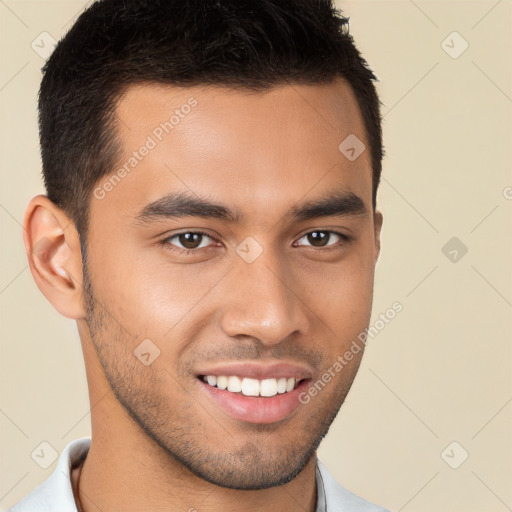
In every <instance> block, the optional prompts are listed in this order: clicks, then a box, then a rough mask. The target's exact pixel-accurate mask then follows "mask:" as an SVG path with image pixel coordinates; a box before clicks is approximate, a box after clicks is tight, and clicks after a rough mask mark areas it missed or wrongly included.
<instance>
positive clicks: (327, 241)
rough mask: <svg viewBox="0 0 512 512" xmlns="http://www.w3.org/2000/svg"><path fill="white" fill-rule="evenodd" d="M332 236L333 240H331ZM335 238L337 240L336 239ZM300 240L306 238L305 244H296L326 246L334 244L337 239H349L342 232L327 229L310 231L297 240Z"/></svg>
mask: <svg viewBox="0 0 512 512" xmlns="http://www.w3.org/2000/svg"><path fill="white" fill-rule="evenodd" d="M333 237H334V242H331V240H332V239H333ZM336 238H337V239H338V240H336ZM301 240H306V241H307V242H308V243H307V244H300V243H298V245H306V246H308V245H309V246H311V247H328V246H331V245H334V244H335V243H336V242H337V241H339V240H343V241H349V237H348V236H347V235H343V234H342V233H338V232H336V231H329V230H318V231H310V232H309V233H307V234H305V235H304V236H303V237H302V238H300V239H299V240H298V242H300V241H301Z"/></svg>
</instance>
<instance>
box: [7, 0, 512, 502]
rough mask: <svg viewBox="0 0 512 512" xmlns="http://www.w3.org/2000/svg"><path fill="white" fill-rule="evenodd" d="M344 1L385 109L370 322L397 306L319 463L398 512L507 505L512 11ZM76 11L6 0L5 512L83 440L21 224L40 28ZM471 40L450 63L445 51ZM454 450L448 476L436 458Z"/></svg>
mask: <svg viewBox="0 0 512 512" xmlns="http://www.w3.org/2000/svg"><path fill="white" fill-rule="evenodd" d="M338 5H339V6H340V7H342V8H343V9H344V12H345V14H347V15H349V16H351V31H352V33H353V34H354V36H355V38H356V41H357V42H358V45H359V47H360V49H361V50H362V52H363V54H364V55H365V56H366V58H367V59H368V61H369V62H370V64H371V65H372V67H373V68H374V70H375V72H376V74H377V75H378V77H379V79H380V82H381V83H380V84H379V90H380V94H381V98H382V101H383V103H384V105H385V106H384V108H383V113H384V116H385V117H384V132H385V145H386V150H387V157H386V159H385V162H384V174H383V181H382V185H381V189H380V192H379V199H378V204H379V208H380V209H381V210H382V211H383V213H384V228H383V240H382V241H383V252H382V256H381V259H380V261H379V263H378V265H377V271H376V287H375V299H374V315H373V319H372V323H373V322H374V321H375V320H376V319H377V318H378V316H379V314H380V313H384V312H385V311H386V309H387V308H389V307H390V306H391V304H392V303H393V302H395V301H400V302H401V303H402V305H403V308H404V309H403V311H402V312H401V313H400V314H398V315H397V316H396V318H395V319H394V320H392V321H391V322H390V323H389V324H388V325H387V326H386V327H385V328H384V329H382V330H381V331H380V332H379V334H378V335H377V336H376V337H375V338H374V339H372V340H371V341H370V343H369V344H368V349H367V353H366V355H365V359H364V361H363V364H362V366H361V369H360V373H359V375H358V377H357V379H356V381H355V383H354V387H353V388H352V391H351V393H350V395H349V397H348V399H347V402H346V403H345V405H344V406H343V407H342V410H341V413H340V414H339V416H338V418H337V419H336V421H335V423H334V425H333V427H332V428H331V430H330V433H329V435H328V436H327V438H326V439H325V440H324V442H323V444H322V446H321V449H320V451H319V456H320V458H321V460H323V462H324V464H326V466H327V467H328V468H329V469H330V470H331V471H332V472H333V474H334V475H335V476H336V478H337V479H338V480H339V481H340V482H341V483H342V484H343V485H345V486H346V487H347V488H349V489H351V490H352V491H354V492H355V493H358V494H360V495H362V496H364V497H365V498H367V499H369V500H371V501H374V502H377V503H379V504H381V505H383V506H386V507H388V508H389V509H391V510H393V511H402V510H403V511H406V512H431V511H434V510H435V511H443V512H456V511H464V512H473V511H475V512H476V511H479V512H502V511H506V510H512V435H511V432H512V429H511V427H512V371H511V370H512V353H511V352H512V350H511V344H510V332H511V327H512V315H511V313H512V275H511V262H512V244H511V233H512V215H511V213H512V188H510V187H512V172H511V153H512V141H511V132H512V130H511V128H512V99H511V98H512V75H511V69H512V59H511V49H512V45H511V39H512V35H511V27H512V5H511V2H510V1H507V0H501V1H496V0H492V1H456V2H444V1H437V2H432V1H420V0H418V1H416V2H413V1H412V0H411V1H409V0H398V1H384V0H382V1H361V0H358V1H347V2H339V3H338ZM83 8H84V4H83V3H81V2H74V1H65V2H63V1H48V0H44V1H31V2H25V1H14V0H0V17H1V22H0V23H1V25H0V27H1V32H0V48H1V52H2V66H1V67H0V108H1V127H0V129H1V133H0V144H1V152H0V154H1V156H2V158H1V169H2V170H1V184H2V185H1V188H0V221H1V230H2V231H1V238H2V250H1V251H0V254H1V275H0V307H1V318H0V329H1V333H2V337H1V368H0V379H1V388H0V389H1V396H0V431H1V441H0V442H1V449H2V457H1V476H0V510H3V509H7V508H9V507H10V506H11V505H12V504H13V503H15V502H16V501H18V500H19V499H20V498H21V497H22V496H24V495H25V494H26V493H27V492H28V491H29V490H31V489H32V488H33V487H35V486H36V485H37V484H39V483H41V482H42V481H43V480H45V479H46V478H47V477H48V476H49V474H50V472H51V471H52V470H53V469H54V468H55V463H54V464H52V465H51V466H50V467H49V468H48V469H46V470H45V469H42V468H40V467H39V466H38V465H37V464H36V463H35V462H34V461H33V460H32V458H31V453H32V452H33V451H34V450H35V449H36V448H37V447H38V446H39V445H40V443H41V442H43V441H46V442H48V443H50V444H51V445H52V446H53V447H55V449H56V450H57V451H58V452H60V451H61V450H62V448H63V447H64V446H65V445H66V444H67V443H68V442H69V441H71V440H73V439H76V438H78V437H81V436H85V435H89V433H90V414H89V403H88V395H87V388H86V381H85V373H84V367H83V362H82V355H81V350H80V346H79V339H78V335H77V332H76V327H75V324H74V323H73V322H72V321H70V320H67V319H65V318H63V317H61V316H59V314H58V313H57V312H56V311H54V310H53V309H52V307H51V306H50V305H49V303H48V302H47V301H46V299H45V298H44V297H43V296H42V294H41V293H40V292H39V290H38V289H37V287H36V285H35V284H34V282H33V280H32V277H31V274H30V271H29V270H28V268H27V264H26V257H25V254H24V249H23V246H22V238H21V228H20V221H21V219H22V216H23V211H24V208H25V205H26V203H27V202H28V200H29V199H30V197H32V196H33V195H35V194H37V193H41V192H42V191H43V188H42V182H41V180H40V176H39V173H40V160H39V149H38V139H37V125H36V94H37V90H38V86H39V81H40V68H41V66H42V65H43V62H44V60H43V58H41V57H40V56H39V55H38V54H37V53H36V52H35V51H34V50H33V49H32V48H31V42H32V41H33V40H34V39H35V38H37V36H39V34H40V33H41V32H43V31H45V32H48V33H49V34H51V35H52V36H53V37H54V38H55V39H58V38H60V37H61V36H62V35H63V34H64V33H65V31H66V30H67V29H68V28H69V26H70V24H71V23H72V20H73V19H74V18H75V17H76V16H77V14H78V13H79V12H80V11H81V10H82V9H83ZM454 31H457V32H458V33H459V34H460V37H459V36H457V35H453V34H452V32H454ZM451 34H452V35H451ZM461 38H463V39H461ZM444 40H446V42H445V43H444V44H442V42H443V41H444ZM464 41H467V43H468V44H469V46H468V48H467V50H466V51H465V52H464V53H462V54H461V55H460V56H458V58H452V57H451V56H450V55H449V54H448V53H447V52H446V51H445V49H446V50H448V52H450V53H451V54H452V55H456V54H457V53H459V52H460V51H461V50H462V49H463V48H464V45H465V44H464ZM507 187H509V188H507ZM452 237H457V239H458V241H456V243H457V244H459V248H458V249H457V248H455V250H457V251H458V253H457V261H455V262H454V261H451V259H450V258H453V257H454V255H455V253H453V252H452V254H450V252H449V251H452V250H453V248H454V247H455V246H454V247H451V246H449V247H448V249H445V251H444V252H446V253H447V254H448V256H449V257H448V256H446V255H445V253H444V252H443V250H442V248H443V247H444V246H445V244H446V243H447V242H448V241H449V240H450V239H451V238H452ZM460 244H464V245H465V246H466V247H467V249H468V252H467V254H465V255H463V256H461V254H462V252H461V251H460V247H461V245H460ZM453 441H456V442H457V443H458V445H456V446H455V447H453V446H452V447H450V448H449V449H448V450H447V452H446V453H445V458H444V459H443V457H442V453H443V451H444V450H445V448H446V447H448V445H450V443H452V442H453ZM464 451H467V452H468V453H469V457H468V459H467V460H466V461H465V462H464V463H463V464H462V465H460V467H459V468H458V469H452V468H451V467H450V466H449V465H448V464H447V462H446V461H448V462H450V463H451V464H452V465H456V464H457V463H459V462H460V461H461V458H462V455H463V454H464V453H465V452H464Z"/></svg>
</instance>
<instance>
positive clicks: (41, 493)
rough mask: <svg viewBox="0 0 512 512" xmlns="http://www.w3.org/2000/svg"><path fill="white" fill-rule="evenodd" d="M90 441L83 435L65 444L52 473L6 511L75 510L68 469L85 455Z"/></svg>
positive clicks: (44, 511)
mask: <svg viewBox="0 0 512 512" xmlns="http://www.w3.org/2000/svg"><path fill="white" fill-rule="evenodd" d="M90 443H91V438H90V437H83V438H80V439H75V440H74V441H71V442H70V443H69V444H68V445H66V447H65V448H64V449H63V450H62V453H61V454H60V456H59V460H58V463H57V467H56V468H55V469H54V471H53V473H52V474H51V475H50V476H49V477H48V478H47V479H46V480H45V481H44V482H43V483H42V484H41V485H39V486H38V487H36V488H35V489H34V490H33V491H32V492H30V493H29V494H27V495H26V496H25V497H24V498H23V499H22V500H21V501H19V502H18V503H17V504H16V505H14V506H13V507H12V508H10V509H9V511H8V512H54V511H56V510H58V511H59V512H76V505H75V499H74V496H73V489H72V486H71V480H70V470H71V468H73V467H74V466H76V465H77V464H78V463H79V462H81V461H82V460H83V459H84V458H85V457H86V455H87V452H88V451H89V446H90Z"/></svg>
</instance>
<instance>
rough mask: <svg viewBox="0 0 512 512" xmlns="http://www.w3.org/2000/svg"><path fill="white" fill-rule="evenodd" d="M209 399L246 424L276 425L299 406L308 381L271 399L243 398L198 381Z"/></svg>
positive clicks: (243, 396) (239, 394)
mask: <svg viewBox="0 0 512 512" xmlns="http://www.w3.org/2000/svg"><path fill="white" fill-rule="evenodd" d="M198 381H199V383H200V384H201V386H202V388H203V389H204V391H205V392H206V393H207V394H208V396H209V398H210V399H211V400H212V401H213V402H214V403H215V404H217V405H218V406H219V407H220V408H221V409H222V410H223V411H224V412H225V413H227V414H228V415H229V416H231V417H232V418H234V419H236V420H240V421H245V422H247V423H276V422H278V421H282V420H284V419H285V418H286V417H287V416H289V415H290V414H291V413H292V412H293V411H294V410H295V409H297V407H298V406H299V405H300V402H299V395H300V394H301V393H302V392H303V391H304V390H305V389H306V388H307V386H308V382H309V379H305V380H303V381H301V382H300V383H299V385H298V386H297V387H296V388H295V389H293V390H292V391H289V392H287V393H282V394H277V395H274V396H271V397H260V396H245V395H242V394H241V393H231V392H230V391H227V390H223V389H219V388H214V387H213V386H210V385H209V384H207V383H206V382H204V381H203V380H201V378H199V379H198Z"/></svg>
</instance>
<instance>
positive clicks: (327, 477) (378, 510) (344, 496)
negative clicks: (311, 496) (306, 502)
mask: <svg viewBox="0 0 512 512" xmlns="http://www.w3.org/2000/svg"><path fill="white" fill-rule="evenodd" d="M317 467H318V470H319V473H320V477H319V482H320V484H319V485H323V496H324V497H325V498H324V499H325V503H326V504H327V506H326V507H325V510H326V511H327V512H342V511H345V510H350V511H351V512H389V510H387V509H385V508H383V507H379V506H378V505H375V504H373V503H370V502H369V501H366V500H365V499H363V498H361V497H360V496H357V495H356V494H354V493H352V492H350V491H349V490H347V489H345V488H344V487H342V486H341V485H340V484H339V483H338V482H337V481H336V480H335V479H334V477H333V476H332V475H331V474H330V473H329V471H328V470H327V468H326V467H325V466H324V465H323V464H322V462H321V461H320V460H318V459H317ZM319 494H320V493H319Z"/></svg>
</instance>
